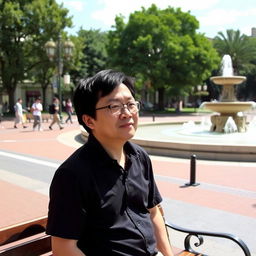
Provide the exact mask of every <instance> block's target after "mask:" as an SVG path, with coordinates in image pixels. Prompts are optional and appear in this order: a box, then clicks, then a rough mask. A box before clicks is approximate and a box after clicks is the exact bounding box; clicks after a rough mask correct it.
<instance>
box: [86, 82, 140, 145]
mask: <svg viewBox="0 0 256 256" xmlns="http://www.w3.org/2000/svg"><path fill="white" fill-rule="evenodd" d="M134 101H135V99H134V98H133V96H132V94H131V92H130V90H129V89H128V87H127V86H126V85H124V84H120V85H119V86H117V87H116V88H115V90H114V91H112V93H110V94H109V95H107V96H105V97H102V98H100V99H99V101H98V102H97V104H96V109H97V108H101V107H104V106H107V105H110V104H120V103H122V104H127V103H129V102H134ZM91 122H92V126H91V127H90V128H91V129H92V133H93V135H94V136H95V137H96V138H97V139H98V140H99V141H100V142H111V143H121V144H123V143H125V142H126V141H127V140H129V139H131V138H132V137H133V136H134V134H135V131H136V129H137V125H138V113H130V112H129V110H128V109H127V108H123V109H122V110H121V113H120V114H113V113H111V111H110V109H108V108H104V109H100V110H96V118H95V119H91Z"/></svg>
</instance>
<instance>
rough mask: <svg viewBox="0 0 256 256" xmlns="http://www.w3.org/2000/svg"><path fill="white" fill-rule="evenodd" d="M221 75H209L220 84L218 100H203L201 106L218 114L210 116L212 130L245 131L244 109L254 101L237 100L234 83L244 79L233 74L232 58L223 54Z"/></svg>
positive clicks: (244, 78)
mask: <svg viewBox="0 0 256 256" xmlns="http://www.w3.org/2000/svg"><path fill="white" fill-rule="evenodd" d="M221 66H222V76H214V77H211V78H210V79H211V81H213V82H214V83H215V84H217V85H221V86H222V87H223V88H222V93H221V96H220V101H219V102H204V103H203V105H202V107H203V108H205V109H209V110H211V111H214V112H217V113H219V114H214V115H213V116H211V123H212V125H211V131H212V132H222V133H223V132H246V130H247V126H246V116H245V115H244V114H243V112H244V111H247V110H249V109H251V108H252V107H253V105H254V102H241V101H237V99H236V96H235V85H238V84H240V83H242V82H244V81H245V80H246V77H244V76H234V75H233V67H232V60H231V57H230V56H229V55H224V56H223V58H222V62H221Z"/></svg>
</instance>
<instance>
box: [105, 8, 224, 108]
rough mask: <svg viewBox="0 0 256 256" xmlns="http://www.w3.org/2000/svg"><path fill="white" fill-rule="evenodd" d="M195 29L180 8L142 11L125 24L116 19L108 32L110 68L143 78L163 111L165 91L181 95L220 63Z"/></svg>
mask: <svg viewBox="0 0 256 256" xmlns="http://www.w3.org/2000/svg"><path fill="white" fill-rule="evenodd" d="M198 26H199V24H198V21H197V20H196V18H195V17H194V16H192V15H190V13H189V12H187V13H184V12H182V11H181V9H180V8H177V9H174V8H171V7H169V8H167V9H165V10H160V9H158V8H157V7H156V6H155V5H152V6H151V7H150V8H148V9H145V8H142V10H141V11H135V12H134V13H132V14H131V15H130V17H129V21H128V23H127V24H125V22H124V18H123V17H122V16H118V17H117V18H116V24H115V27H114V30H112V31H110V32H109V46H108V52H109V56H111V60H110V64H111V66H113V67H117V68H119V69H122V70H124V71H125V72H127V73H129V74H131V75H133V76H138V75H139V76H140V77H141V76H142V77H143V78H144V82H146V81H147V83H150V84H151V86H153V88H154V90H155V91H158V94H159V105H158V108H159V109H163V108H164V96H165V92H166V89H168V91H169V92H170V93H171V92H173V93H175V94H176V95H177V96H179V95H181V94H182V93H183V92H184V91H186V90H187V91H188V90H189V89H188V88H190V87H191V86H194V85H196V84H199V83H202V81H204V80H205V79H206V78H207V77H208V76H209V75H210V74H211V71H212V70H213V69H214V68H216V67H217V65H218V63H219V61H220V60H219V57H218V54H217V52H216V50H215V49H214V48H213V47H212V45H211V42H210V41H209V40H208V39H207V38H206V37H205V36H204V35H202V34H198V33H196V29H198Z"/></svg>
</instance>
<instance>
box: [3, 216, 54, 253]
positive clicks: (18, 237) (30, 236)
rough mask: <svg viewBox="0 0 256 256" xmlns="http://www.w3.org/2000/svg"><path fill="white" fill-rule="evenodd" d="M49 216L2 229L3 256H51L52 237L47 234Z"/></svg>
mask: <svg viewBox="0 0 256 256" xmlns="http://www.w3.org/2000/svg"><path fill="white" fill-rule="evenodd" d="M46 223H47V216H43V217H41V218H37V219H34V220H31V221H27V222H22V223H19V224H16V225H12V226H9V227H5V228H1V229H0V255H1V256H39V255H40V256H50V255H52V253H51V237H50V236H49V235H46V234H45V228H46Z"/></svg>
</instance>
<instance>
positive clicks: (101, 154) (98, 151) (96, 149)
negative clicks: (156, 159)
mask: <svg viewBox="0 0 256 256" xmlns="http://www.w3.org/2000/svg"><path fill="white" fill-rule="evenodd" d="M86 144H87V146H88V147H89V148H90V149H92V150H91V152H92V154H91V157H92V158H94V159H95V160H97V161H99V160H100V161H104V162H105V161H108V162H110V161H111V162H113V161H114V162H115V161H116V160H114V159H112V158H111V157H110V156H109V154H108V153H107V152H106V150H105V149H104V148H103V147H102V145H101V144H100V142H99V141H98V140H97V139H96V138H95V137H94V136H93V134H90V135H89V137H88V141H87V143H86ZM124 150H125V153H126V156H127V157H128V158H133V157H135V158H137V157H138V156H139V152H138V151H137V149H136V147H135V145H134V144H133V143H131V142H130V141H127V142H126V143H125V144H124Z"/></svg>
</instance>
